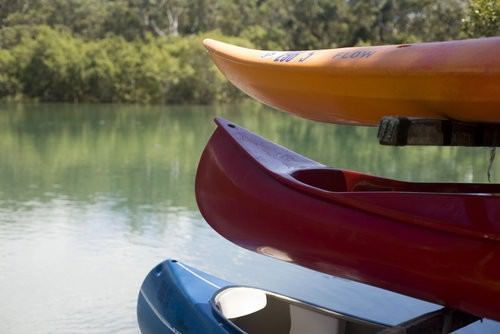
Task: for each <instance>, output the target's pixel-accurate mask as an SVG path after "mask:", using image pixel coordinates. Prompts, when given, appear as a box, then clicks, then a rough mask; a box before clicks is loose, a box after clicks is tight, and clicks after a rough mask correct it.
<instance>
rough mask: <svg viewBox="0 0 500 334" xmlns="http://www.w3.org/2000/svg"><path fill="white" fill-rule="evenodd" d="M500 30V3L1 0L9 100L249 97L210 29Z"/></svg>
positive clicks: (1, 74)
mask: <svg viewBox="0 0 500 334" xmlns="http://www.w3.org/2000/svg"><path fill="white" fill-rule="evenodd" d="M499 34H500V0H470V1H469V2H467V1H466V0H447V1H439V2H438V1H432V0H398V1H396V0H369V1H367V0H315V1H303V0H216V1H215V0H109V1H101V0H31V1H27V0H24V1H23V0H21V1H20V0H0V98H6V97H7V98H14V99H21V98H29V99H39V100H43V101H98V102H139V103H184V102H189V103H203V104H207V103H212V102H215V101H228V100H232V99H235V98H237V97H239V96H241V95H239V93H238V92H237V91H236V90H235V89H234V88H232V87H231V86H230V85H229V84H228V83H227V82H226V81H225V80H224V79H223V78H222V77H221V75H220V74H219V73H218V71H217V70H216V69H215V67H214V66H213V65H212V64H211V63H210V62H209V60H208V58H207V56H206V53H205V51H204V50H203V47H202V46H201V41H202V39H203V38H205V37H207V36H210V37H215V38H218V39H222V40H226V41H229V42H232V43H235V44H239V45H243V46H250V47H257V48H263V49H314V48H331V47H342V46H352V45H360V44H363V45H366V44H386V43H406V42H419V41H432V40H447V39H458V38H464V37H476V36H492V35H499Z"/></svg>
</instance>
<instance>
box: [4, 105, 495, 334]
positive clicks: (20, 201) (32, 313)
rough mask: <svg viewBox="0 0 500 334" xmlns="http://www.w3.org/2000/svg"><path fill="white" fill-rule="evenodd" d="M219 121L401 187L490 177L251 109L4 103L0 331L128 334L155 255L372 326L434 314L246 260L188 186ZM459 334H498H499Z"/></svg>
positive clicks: (466, 163)
mask: <svg viewBox="0 0 500 334" xmlns="http://www.w3.org/2000/svg"><path fill="white" fill-rule="evenodd" d="M216 115H218V116H223V117H226V118H227V119H230V120H232V121H233V122H235V123H237V124H240V125H241V126H244V127H247V128H248V129H250V130H252V131H255V132H257V133H259V134H261V135H263V136H265V137H267V138H269V139H271V140H273V141H274V142H277V143H279V144H281V145H284V146H286V147H289V148H291V149H293V150H295V151H297V152H299V153H301V154H304V155H307V156H309V157H311V158H313V159H315V160H317V161H320V162H322V163H325V164H328V165H332V166H336V167H341V168H348V169H354V170H359V171H362V172H369V173H373V174H377V175H381V176H387V177H394V178H400V179H406V180H418V181H461V182H486V180H487V177H486V171H487V167H488V159H489V150H488V149H471V148H433V147H428V148H422V147H406V148H393V147H384V146H380V145H378V144H377V140H376V129H374V128H362V127H347V126H333V125H325V124H319V123H315V122H310V121H306V120H303V119H298V118H295V117H292V116H289V115H285V114H282V113H279V112H276V111H273V110H270V109H267V108H265V107H262V106H261V105H259V104H257V103H253V102H245V103H243V104H239V105H226V106H215V107H202V106H176V107H165V106H152V107H144V106H124V105H64V104H58V105H54V104H39V105H9V104H3V105H0V297H1V298H0V333H32V332H36V333H138V332H139V330H138V327H137V321H136V315H135V306H136V300H137V294H138V292H139V288H140V285H141V283H142V280H143V278H144V277H145V276H146V274H147V273H148V271H149V270H150V269H151V268H152V267H153V266H155V265H156V264H157V263H159V262H161V261H162V260H164V259H166V258H175V259H177V260H180V261H182V262H184V263H186V264H189V265H191V266H194V267H197V268H199V269H201V270H204V271H206V272H209V273H211V274H214V275H217V276H219V277H221V278H224V279H226V280H229V281H232V282H235V283H241V284H247V285H258V286H261V287H264V288H268V289H271V290H274V291H277V292H281V293H286V294H291V295H292V296H294V297H297V298H302V299H307V300H310V301H313V302H315V303H317V304H320V305H323V306H326V307H331V308H336V309H338V310H340V311H343V312H349V313H353V314H355V315H359V316H363V317H366V318H371V319H374V320H378V321H381V322H387V323H392V324H395V323H398V322H400V321H404V320H406V319H408V318H410V317H413V316H416V315H418V314H420V313H422V312H426V311H430V310H434V309H437V308H438V306H436V305H433V304H429V303H426V302H422V301H418V300H415V299H411V298H408V297H404V296H401V295H398V294H395V293H391V292H388V291H384V290H380V289H377V288H373V287H370V286H366V285H363V284H359V283H354V282H350V281H347V280H343V279H338V278H335V277H332V276H328V275H325V274H322V273H318V272H314V271H310V270H307V269H304V268H300V267H298V266H295V265H291V264H287V263H283V262H279V261H277V260H273V259H270V258H266V257H264V256H261V255H257V254H253V253H251V252H248V251H246V250H242V249H240V248H238V247H237V246H235V245H233V244H231V243H230V242H228V241H226V240H225V239H223V238H222V237H220V236H219V235H218V234H217V233H215V232H214V231H213V230H211V228H210V227H209V226H208V225H207V224H206V223H205V222H204V221H203V218H202V217H201V215H200V213H199V212H198V210H197V207H196V202H195V199H194V190H193V189H194V175H195V172H196V166H197V163H198V159H199V157H200V154H201V152H202V150H203V147H204V144H205V143H206V142H207V140H208V138H209V136H210V134H211V132H212V131H213V130H214V128H215V125H214V123H213V122H212V119H213V118H214V117H215V116H216ZM493 168H494V172H495V169H497V170H498V163H497V164H494V165H493ZM493 181H494V182H500V173H498V172H497V173H496V174H495V173H494V175H493ZM460 332H463V333H465V332H467V333H500V325H499V324H498V323H496V322H493V321H484V322H482V323H478V324H475V325H472V326H469V327H468V328H466V329H465V330H462V331H460Z"/></svg>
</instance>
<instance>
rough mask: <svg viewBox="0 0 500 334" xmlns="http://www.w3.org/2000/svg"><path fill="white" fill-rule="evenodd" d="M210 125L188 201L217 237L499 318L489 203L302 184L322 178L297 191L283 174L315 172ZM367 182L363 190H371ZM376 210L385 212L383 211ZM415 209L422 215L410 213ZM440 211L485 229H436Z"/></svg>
mask: <svg viewBox="0 0 500 334" xmlns="http://www.w3.org/2000/svg"><path fill="white" fill-rule="evenodd" d="M218 122H219V127H218V129H217V130H216V131H215V133H214V135H213V136H212V137H211V139H210V141H209V143H208V144H207V147H206V148H205V151H204V152H203V155H202V158H201V161H200V164H199V167H198V173H197V178H196V196H197V201H198V206H199V208H200V211H201V213H202V214H203V216H204V217H205V219H206V220H207V222H208V223H209V224H210V225H211V226H212V227H213V228H214V229H215V230H216V231H217V232H219V233H220V234H221V235H222V236H224V237H226V238H227V239H229V240H230V241H232V242H234V243H236V244H238V245H240V246H242V247H245V248H247V249H250V250H252V251H256V252H259V253H262V254H265V255H269V256H272V257H275V258H279V259H282V260H286V261H289V262H293V263H297V264H300V265H303V266H306V267H309V268H312V269H315V270H318V271H321V272H325V273H329V274H332V275H336V276H340V277H345V278H348V279H352V280H356V281H360V282H364V283H367V284H371V285H375V286H378V287H381V288H384V289H388V290H392V291H396V292H399V293H403V294H406V295H410V296H413V297H416V298H419V299H424V300H428V301H431V302H435V303H438V304H443V305H446V306H449V307H452V308H456V309H460V310H463V311H466V312H469V313H472V314H475V315H479V316H485V317H490V318H493V319H500V303H498V300H500V247H499V241H498V240H497V238H498V235H497V234H496V230H495V228H498V226H494V227H493V228H492V229H490V227H491V226H489V225H491V224H497V225H498V222H499V220H498V215H499V214H500V212H499V210H498V209H495V208H496V207H499V205H498V202H496V201H497V200H496V198H494V197H493V196H484V197H483V196H474V195H464V196H461V195H457V194H452V195H447V194H432V193H431V194H424V195H422V194H421V193H418V192H413V193H411V192H399V193H398V192H391V191H382V192H376V191H366V192H363V191H359V192H351V193H350V192H339V193H336V192H335V191H331V190H328V188H327V187H324V188H323V189H318V188H317V187H312V186H311V184H314V183H315V182H320V181H318V180H321V179H323V177H319V178H318V180H313V179H314V178H311V179H310V180H305V179H303V180H302V181H304V182H306V181H307V182H308V183H309V184H308V185H304V183H303V182H299V181H297V179H295V178H293V177H290V175H297V171H299V170H306V171H307V170H314V169H318V170H321V169H322V168H323V167H324V166H322V165H320V164H318V163H316V162H314V161H311V160H309V159H307V158H304V157H301V156H299V155H297V154H295V153H293V152H291V151H288V150H286V149H284V148H282V147H279V146H276V145H273V144H272V143H270V142H268V141H266V140H264V139H262V138H260V137H258V136H256V135H254V134H251V133H250V132H248V131H246V130H244V129H241V128H239V127H237V126H234V125H232V124H231V126H230V124H229V123H228V122H227V121H224V120H219V121H218ZM345 175H348V172H345ZM353 175H354V176H353V177H361V176H360V175H361V174H359V175H358V174H356V173H353ZM320 176H321V175H320ZM374 179H375V181H376V180H378V179H376V178H374ZM333 181H335V180H333ZM337 181H338V180H337ZM375 181H373V180H372V181H370V182H371V183H372V185H371V186H372V187H373V184H375V183H376V182H375ZM370 182H365V183H366V184H369V183H370ZM393 182H395V183H394V184H396V185H397V184H398V183H397V181H393ZM359 184H360V185H362V184H363V182H359ZM388 184H389V185H390V184H391V183H390V182H389V183H388ZM408 184H409V185H407V187H411V186H412V184H411V183H408ZM400 187H403V188H404V186H400ZM415 187H423V188H425V187H426V185H425V184H423V185H420V184H419V185H416V186H415ZM427 187H429V189H430V188H433V187H434V188H436V187H438V188H439V187H447V185H435V184H434V185H433V184H430V185H427ZM450 187H451V188H453V185H450ZM458 187H459V189H462V188H460V187H463V189H469V188H470V187H472V188H471V189H476V188H474V187H479V188H477V189H486V190H487V191H488V192H495V191H497V190H499V189H496V188H495V186H493V187H488V186H486V188H481V187H482V186H481V185H475V186H474V185H472V186H469V185H462V186H460V185H459V186H458ZM468 187H469V188H468ZM469 190H470V189H469ZM384 196H385V197H384ZM400 197H401V198H402V199H400V200H398V198H400ZM380 198H381V200H380ZM454 200H456V201H454ZM377 201H379V202H381V203H379V202H377ZM398 201H399V202H398ZM443 201H446V202H443ZM384 203H389V204H386V205H387V206H388V207H387V208H385V209H384V207H383V205H384ZM450 203H452V204H450ZM453 203H454V204H453ZM391 205H392V206H393V207H391ZM447 205H448V206H450V207H449V208H448V209H449V211H447V208H446V206H447ZM460 205H464V206H465V208H464V207H462V208H461V209H460ZM405 206H406V207H405ZM426 206H429V207H430V209H429V208H427V209H425V208H426ZM477 206H479V207H477ZM481 206H482V207H481ZM398 207H403V209H401V210H400V211H398V210H397V208H398ZM419 207H420V208H423V209H422V212H417V211H415V212H412V211H411V210H412V209H415V208H419ZM439 207H441V208H442V210H443V211H444V212H445V213H446V212H448V213H451V214H452V213H453V212H455V211H456V210H462V211H459V213H460V212H465V213H467V210H469V214H470V215H472V217H474V216H477V217H481V214H482V215H483V217H482V218H484V217H485V215H486V218H485V219H486V220H484V221H482V223H479V225H481V224H483V225H486V228H485V229H482V228H483V227H484V226H479V227H478V226H475V225H473V226H470V225H468V224H476V223H474V222H471V221H470V218H471V216H468V215H465V216H464V217H461V216H460V214H455V215H454V216H448V221H446V223H445V224H441V223H440V221H444V217H445V216H440V214H439V213H435V211H436V210H435V209H436V208H439ZM474 207H475V208H476V209H474ZM474 210H477V211H478V212H479V213H478V212H475V211H474ZM495 210H496V211H495ZM417 213H420V214H421V215H422V216H418V215H417ZM433 214H436V215H437V216H435V217H433V216H432V215H433ZM426 215H430V218H428V217H427V218H428V219H427V218H426V217H425V216H426ZM488 215H489V216H488ZM458 216H460V217H458ZM481 235H482V236H481Z"/></svg>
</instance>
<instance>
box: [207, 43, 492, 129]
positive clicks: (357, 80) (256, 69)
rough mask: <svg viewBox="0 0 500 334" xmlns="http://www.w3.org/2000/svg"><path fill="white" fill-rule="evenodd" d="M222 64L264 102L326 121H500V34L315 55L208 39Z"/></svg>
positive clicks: (213, 54) (214, 57)
mask: <svg viewBox="0 0 500 334" xmlns="http://www.w3.org/2000/svg"><path fill="white" fill-rule="evenodd" d="M203 43H204V45H205V47H206V48H207V49H208V51H209V54H210V57H211V58H212V60H213V61H214V62H215V64H216V65H217V67H218V68H219V69H220V70H221V71H222V73H224V75H225V76H226V77H227V78H228V79H229V81H231V82H232V83H233V84H234V85H235V86H237V87H238V88H240V89H241V90H242V91H244V92H245V93H247V94H248V95H250V96H252V97H254V98H256V99H257V100H259V101H261V102H263V103H265V104H267V105H269V106H272V107H274V108H277V109H280V110H282V111H286V112H290V113H292V114H295V115H298V116H301V117H304V118H308V119H312V120H317V121H321V122H330V123H343V124H355V125H377V124H378V123H379V121H380V119H381V118H382V117H384V116H407V117H419V118H429V119H453V120H458V121H464V122H488V123H500V37H491V38H481V39H470V40H460V41H449V42H434V43H419V44H403V45H385V46H369V47H351V48H340V49H330V50H312V51H261V50H253V49H246V48H241V47H238V46H234V45H230V44H226V43H222V42H218V41H215V40H211V39H206V40H205V41H204V42H203Z"/></svg>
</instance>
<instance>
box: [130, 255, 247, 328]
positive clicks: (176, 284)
mask: <svg viewBox="0 0 500 334" xmlns="http://www.w3.org/2000/svg"><path fill="white" fill-rule="evenodd" d="M229 285H230V284H229V283H228V282H225V281H223V280H221V279H218V278H216V277H213V276H211V275H208V274H205V273H203V272H200V271H198V270H196V269H194V268H191V267H188V266H186V265H184V264H181V263H179V262H177V261H175V260H167V261H165V262H162V263H160V264H159V265H158V266H156V267H155V268H154V269H153V270H152V271H151V272H150V273H149V274H148V276H147V277H146V279H145V280H144V283H143V284H142V286H141V291H140V293H139V298H138V302H137V320H138V323H139V328H140V330H141V333H142V334H158V333H169V334H179V333H182V334H189V333H196V334H197V333H213V334H228V333H241V331H238V330H235V329H233V328H231V326H227V328H225V326H222V325H221V321H220V319H218V318H217V315H216V314H215V313H214V312H213V310H212V306H211V305H210V299H211V298H212V296H213V294H214V293H215V292H216V291H217V290H219V289H220V288H222V287H226V286H229Z"/></svg>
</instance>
